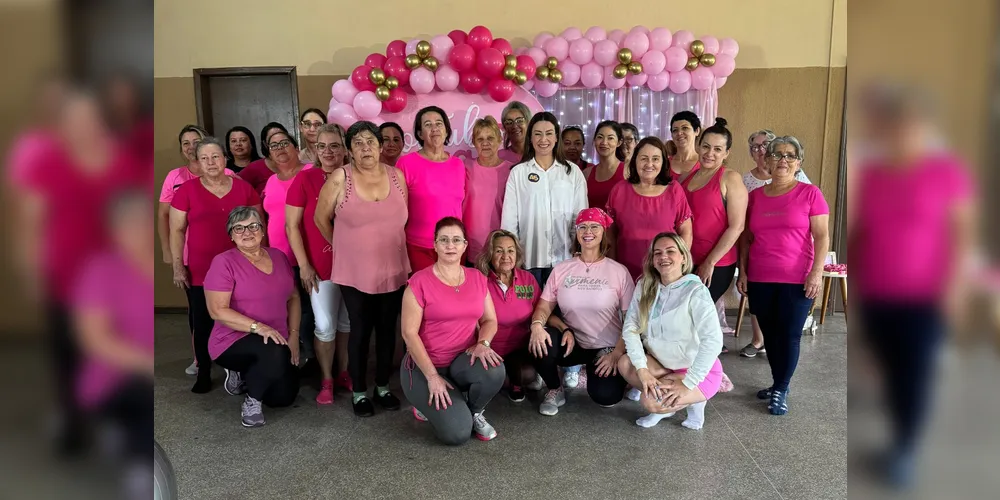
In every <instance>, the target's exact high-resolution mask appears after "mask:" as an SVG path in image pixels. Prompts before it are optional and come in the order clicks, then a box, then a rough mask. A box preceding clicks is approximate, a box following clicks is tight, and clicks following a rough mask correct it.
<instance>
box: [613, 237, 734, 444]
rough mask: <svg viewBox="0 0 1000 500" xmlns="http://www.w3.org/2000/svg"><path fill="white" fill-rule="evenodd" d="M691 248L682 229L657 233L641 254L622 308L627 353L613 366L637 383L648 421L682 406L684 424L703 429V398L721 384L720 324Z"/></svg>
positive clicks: (644, 422)
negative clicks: (633, 284) (694, 270)
mask: <svg viewBox="0 0 1000 500" xmlns="http://www.w3.org/2000/svg"><path fill="white" fill-rule="evenodd" d="M692 267H693V263H692V261H691V253H690V252H689V251H688V248H687V245H686V244H685V243H684V240H683V239H681V237H680V236H678V235H677V234H674V233H660V234H658V235H657V236H656V237H655V238H653V244H652V245H650V248H649V253H648V254H646V258H645V261H644V262H643V275H642V278H640V279H639V283H638V284H637V285H636V293H635V294H634V295H633V297H632V304H631V305H630V306H629V308H628V313H627V314H626V316H625V326H624V328H623V330H622V337H623V338H624V339H625V349H626V352H627V353H628V356H623V357H622V358H621V359H620V360H619V361H618V371H619V372H621V374H622V376H623V377H625V380H627V381H628V382H629V383H630V384H632V386H633V387H637V388H640V389H641V390H642V399H641V401H642V405H643V407H644V408H646V410H648V411H649V412H650V414H649V415H647V416H645V417H642V418H640V419H638V420H636V422H635V423H636V424H638V425H640V426H642V427H652V426H654V425H656V424H657V423H658V422H659V421H660V420H662V419H664V418H667V417H670V416H672V415H673V414H674V412H676V411H677V410H680V409H682V408H685V407H687V409H688V411H687V416H688V418H687V420H685V421H684V422H683V424H682V425H683V426H684V427H687V428H688V429H695V430H698V429H701V426H702V425H703V424H704V423H705V403H706V402H707V401H708V400H709V399H710V398H711V397H712V396H714V395H715V393H717V392H719V387H720V386H721V385H722V378H723V373H722V364H721V363H719V358H718V355H719V350H720V349H721V348H722V329H721V328H720V327H719V316H718V313H717V312H716V310H715V304H714V303H713V302H712V297H711V295H710V294H709V291H708V287H706V286H705V285H704V283H702V282H701V280H700V279H698V276H697V275H695V274H691V270H692Z"/></svg>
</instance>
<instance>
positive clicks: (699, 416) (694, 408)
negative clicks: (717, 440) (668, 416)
mask: <svg viewBox="0 0 1000 500" xmlns="http://www.w3.org/2000/svg"><path fill="white" fill-rule="evenodd" d="M705 403H708V401H702V402H700V403H695V404H693V405H691V406H688V407H687V413H688V418H687V419H686V420H684V421H683V422H681V425H683V426H684V427H687V428H688V429H693V430H696V431H697V430H700V429H701V426H702V425H705Z"/></svg>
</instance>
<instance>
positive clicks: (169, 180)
mask: <svg viewBox="0 0 1000 500" xmlns="http://www.w3.org/2000/svg"><path fill="white" fill-rule="evenodd" d="M225 174H226V175H228V176H230V177H236V173H235V172H233V171H232V170H230V169H228V168H227V169H226V170H225ZM197 178H198V176H197V175H194V174H193V173H191V169H190V168H188V166H187V165H185V166H183V167H178V168H175V169H173V170H171V171H170V172H167V177H166V178H164V179H163V187H161V188H160V203H170V202H172V201H174V193H176V192H177V190H178V189H180V187H181V184H184V183H185V182H187V181H189V180H191V179H197ZM187 237H188V234H187V231H185V233H184V256H183V262H184V265H185V266H186V265H188V245H187Z"/></svg>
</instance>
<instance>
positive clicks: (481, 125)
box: [472, 115, 503, 145]
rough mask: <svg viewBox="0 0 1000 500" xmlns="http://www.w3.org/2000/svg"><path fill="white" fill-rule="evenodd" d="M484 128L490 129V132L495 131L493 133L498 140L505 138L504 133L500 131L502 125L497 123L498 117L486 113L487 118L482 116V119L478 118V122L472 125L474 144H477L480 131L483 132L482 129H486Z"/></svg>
mask: <svg viewBox="0 0 1000 500" xmlns="http://www.w3.org/2000/svg"><path fill="white" fill-rule="evenodd" d="M484 130H488V131H490V132H493V135H494V136H496V138H497V141H498V142H499V141H500V140H501V139H503V134H502V133H500V125H499V124H498V123H497V120H496V118H493V117H492V116H490V115H486V117H485V118H480V119H478V120H476V123H475V124H474V125H472V142H473V145H475V142H476V137H479V133H480V132H482V131H484Z"/></svg>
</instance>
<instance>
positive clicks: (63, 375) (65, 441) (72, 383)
mask: <svg viewBox="0 0 1000 500" xmlns="http://www.w3.org/2000/svg"><path fill="white" fill-rule="evenodd" d="M46 310H47V312H48V316H49V324H48V332H47V333H48V341H49V353H50V356H51V363H52V367H53V369H54V370H55V386H56V387H55V392H56V405H57V408H58V411H59V412H60V414H61V415H60V417H61V418H62V420H63V422H64V425H65V427H64V428H62V429H60V431H61V433H62V434H61V435H60V436H59V443H58V446H59V451H60V452H63V453H75V452H78V451H80V450H81V449H83V448H84V446H85V444H86V442H85V436H84V425H83V418H82V417H81V410H80V405H79V403H78V402H77V399H76V377H77V375H78V368H79V366H80V348H79V346H78V344H77V339H76V334H75V330H74V329H73V325H72V324H71V322H70V318H69V313H68V312H67V310H66V307H65V306H63V305H62V304H59V303H56V302H50V303H49V304H48V306H47V307H46Z"/></svg>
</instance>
